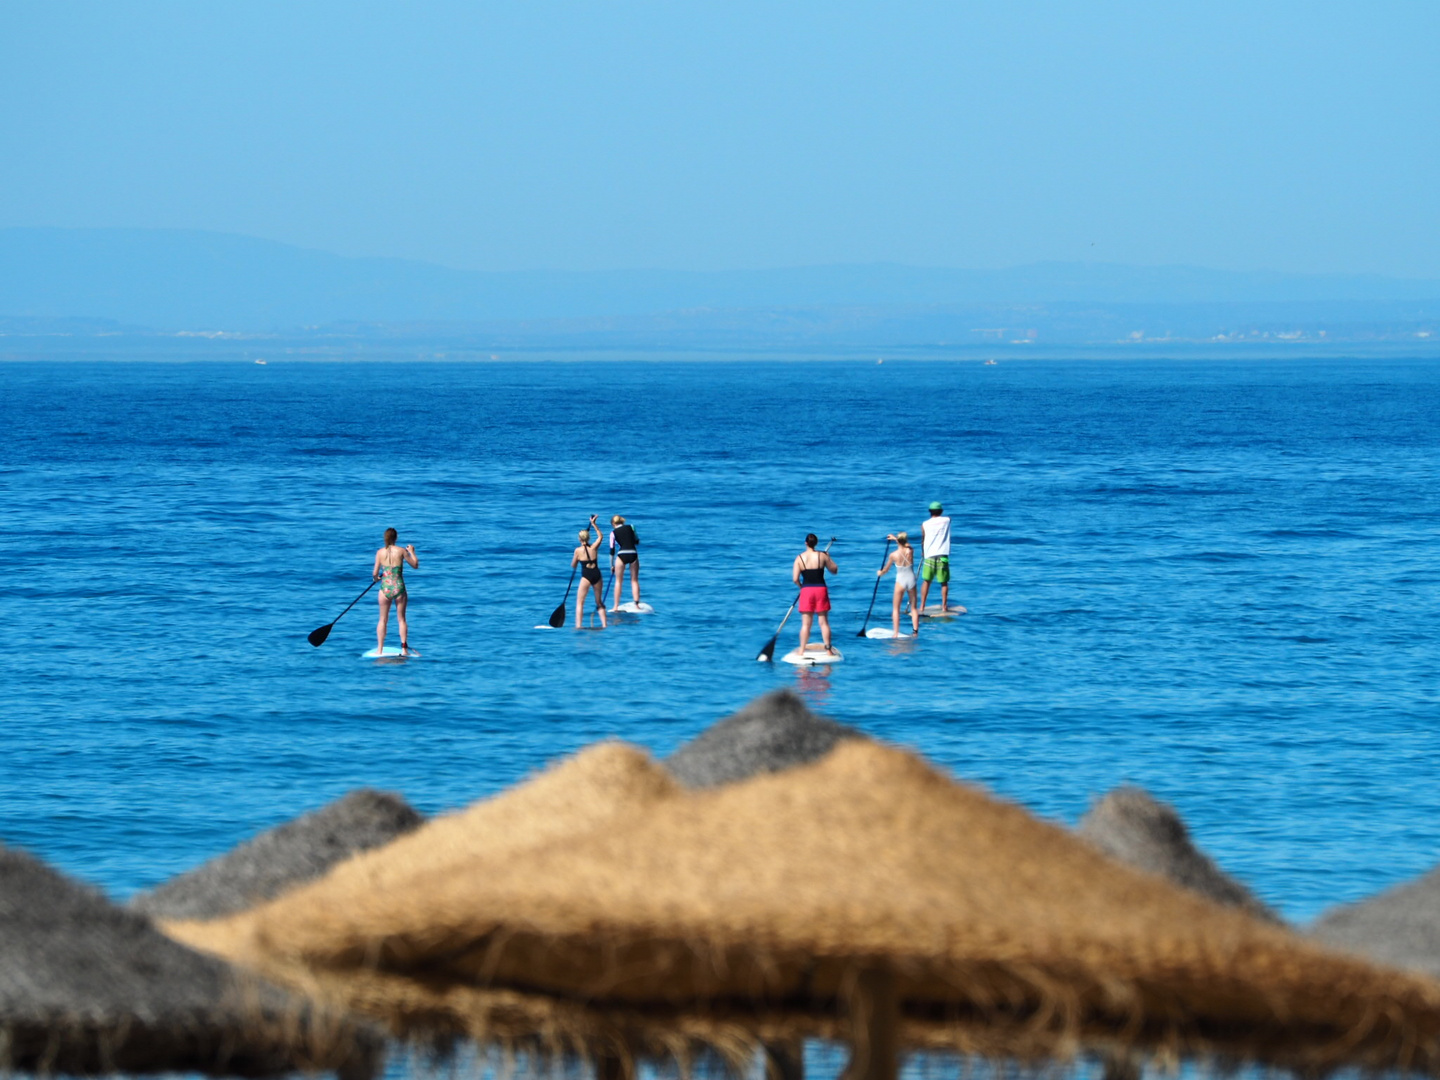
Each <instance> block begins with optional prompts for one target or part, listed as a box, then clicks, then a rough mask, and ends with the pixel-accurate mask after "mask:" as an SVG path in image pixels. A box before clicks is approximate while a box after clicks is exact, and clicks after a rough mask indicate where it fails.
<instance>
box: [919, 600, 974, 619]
mask: <svg viewBox="0 0 1440 1080" xmlns="http://www.w3.org/2000/svg"><path fill="white" fill-rule="evenodd" d="M964 614H965V609H964V608H963V607H957V606H956V605H954V604H951V605H950V606H949V607H948V608H938V607H937V608H924V609H923V610H921V612H920V617H921V618H922V619H953V618H955V616H957V615H964Z"/></svg>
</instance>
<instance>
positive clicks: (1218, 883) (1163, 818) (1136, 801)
mask: <svg viewBox="0 0 1440 1080" xmlns="http://www.w3.org/2000/svg"><path fill="white" fill-rule="evenodd" d="M1076 832H1078V833H1079V834H1080V836H1082V837H1084V838H1085V839H1086V840H1088V841H1089V842H1090V843H1092V844H1094V845H1095V846H1096V847H1097V848H1099V849H1100V850H1101V851H1103V852H1105V854H1106V855H1109V856H1110V857H1111V858H1114V859H1119V860H1120V861H1121V862H1123V863H1125V864H1127V865H1129V866H1133V867H1135V868H1136V869H1137V870H1145V871H1148V872H1149V873H1152V874H1159V875H1160V876H1161V877H1163V878H1166V879H1168V880H1170V881H1173V882H1174V883H1175V884H1176V885H1179V886H1181V887H1183V888H1186V889H1190V890H1192V891H1193V892H1197V893H1199V894H1200V895H1201V896H1208V897H1209V898H1210V899H1211V900H1214V901H1215V902H1216V903H1217V904H1224V905H1226V906H1227V907H1237V908H1240V909H1242V910H1244V911H1248V912H1249V913H1250V914H1251V915H1254V916H1255V917H1257V918H1260V919H1267V920H1269V921H1270V922H1277V923H1278V922H1281V921H1282V920H1281V918H1280V916H1278V915H1276V914H1275V912H1273V911H1271V910H1270V909H1269V908H1268V907H1266V906H1265V905H1264V904H1263V903H1261V902H1260V901H1259V900H1258V899H1256V897H1255V895H1254V894H1253V893H1252V892H1251V891H1250V890H1249V889H1247V888H1246V887H1245V886H1244V885H1242V884H1241V883H1240V882H1239V881H1237V880H1236V879H1235V878H1233V877H1231V876H1230V875H1229V874H1227V873H1225V871H1224V870H1221V869H1220V867H1219V866H1217V865H1216V864H1215V861H1214V860H1213V859H1211V858H1210V856H1208V855H1206V854H1205V853H1204V852H1203V851H1201V850H1200V849H1199V848H1197V847H1196V846H1195V843H1194V841H1192V840H1191V839H1190V830H1189V829H1187V828H1186V827H1185V822H1184V821H1182V820H1181V818H1180V815H1179V814H1178V813H1177V812H1176V810H1175V808H1174V807H1173V806H1171V805H1169V804H1168V803H1163V802H1161V801H1160V800H1159V799H1157V798H1155V797H1154V796H1153V795H1151V794H1150V793H1149V792H1148V791H1145V790H1144V789H1143V788H1138V787H1118V788H1116V789H1115V790H1114V791H1112V792H1110V793H1109V794H1108V795H1106V796H1105V797H1104V798H1103V799H1100V800H1099V801H1098V802H1096V803H1095V804H1094V805H1093V806H1091V807H1090V810H1089V811H1088V812H1087V813H1086V814H1085V816H1084V817H1082V818H1081V819H1080V824H1079V825H1078V826H1077V828H1076Z"/></svg>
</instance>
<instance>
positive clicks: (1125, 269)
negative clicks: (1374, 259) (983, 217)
mask: <svg viewBox="0 0 1440 1080" xmlns="http://www.w3.org/2000/svg"><path fill="white" fill-rule="evenodd" d="M64 320H68V322H66V323H65V325H67V326H68V327H69V328H70V329H69V330H67V331H65V332H66V333H72V334H75V333H79V334H84V333H86V332H87V331H86V330H85V329H83V328H84V327H89V328H90V331H89V332H97V328H101V326H102V324H100V323H94V322H86V321H85V320H104V321H106V322H107V323H108V324H109V325H108V327H105V328H104V331H105V332H109V333H114V332H115V331H116V328H117V327H128V328H133V329H138V328H144V329H148V330H150V331H157V332H174V331H220V330H223V331H233V332H250V333H284V334H287V335H288V334H297V333H298V334H302V335H304V334H307V333H308V334H313V333H317V332H320V331H326V332H330V333H340V334H342V335H354V334H360V333H362V332H364V333H375V334H381V335H382V336H384V335H391V336H393V335H394V334H397V333H400V334H402V335H414V334H422V333H431V334H434V333H436V332H440V331H441V330H442V328H443V330H444V332H445V333H450V332H454V331H455V330H457V329H458V328H459V327H461V326H469V327H473V328H475V329H476V330H477V331H478V330H480V328H485V329H484V332H483V333H481V334H480V338H479V339H485V340H490V339H493V340H496V341H505V342H511V343H513V342H516V341H542V340H543V341H552V342H570V343H576V342H580V341H582V340H591V339H593V340H607V341H621V340H627V341H629V340H633V341H645V342H650V343H656V344H659V343H664V342H665V341H678V340H681V339H685V340H691V339H693V340H700V339H702V338H704V337H705V336H706V335H710V336H712V337H714V336H716V335H718V337H719V339H725V340H730V339H733V340H737V341H739V340H744V341H753V342H761V341H763V340H766V339H767V338H768V339H773V340H776V341H794V340H798V339H817V337H818V339H824V340H827V341H829V340H834V341H844V340H850V341H855V342H860V341H865V342H870V341H876V342H884V341H889V340H897V341H908V340H912V339H913V340H915V341H922V340H923V341H935V342H943V341H963V342H969V343H983V342H986V341H1000V340H1005V341H1010V340H1042V341H1053V340H1060V339H1064V340H1072V341H1084V340H1095V341H1113V340H1124V339H1143V338H1154V337H1186V338H1189V339H1209V340H1213V339H1215V338H1216V337H1217V336H1223V335H1226V334H1240V335H1243V334H1246V333H1248V334H1251V336H1252V337H1253V336H1255V335H1264V334H1272V333H1273V334H1275V335H1280V336H1281V338H1282V339H1284V338H1283V336H1284V335H1286V334H1291V335H1299V336H1307V335H1312V336H1313V335H1318V334H1320V333H1321V331H1322V330H1325V329H1326V327H1327V326H1329V327H1332V329H1330V330H1329V331H1327V332H1328V333H1330V334H1332V335H1334V334H1341V333H1343V332H1344V331H1343V330H1342V329H1341V328H1342V327H1352V328H1353V327H1365V328H1368V329H1366V330H1365V331H1364V333H1366V334H1369V335H1370V336H1372V337H1374V336H1376V335H1379V336H1385V335H1387V334H1391V333H1392V332H1393V333H1398V334H1401V335H1402V336H1405V335H1413V334H1421V335H1424V334H1427V333H1430V332H1431V331H1430V330H1427V329H1426V328H1427V327H1431V326H1432V325H1434V326H1435V329H1436V330H1440V325H1435V324H1437V322H1440V281H1432V280H1406V279H1397V278H1385V277H1380V276H1373V275H1366V276H1349V275H1336V274H1281V273H1263V272H1254V273H1238V272H1231V271H1222V270H1207V269H1201V268H1197V267H1185V266H1167V267H1138V266H1124V265H1113V264H1102V263H1039V264H1035V265H1031V266H1023V267H1014V268H1010V269H1004V270H951V269H932V268H923V267H912V266H899V265H890V264H877V265H867V266H829V267H797V268H793V269H783V270H736V271H714V272H700V271H661V270H624V271H594V272H573V271H513V272H484V271H470V270H455V269H450V268H447V267H442V266H436V265H432V264H429V263H422V262H414V261H408V260H403V259H381V258H347V257H343V256H339V255H331V254H327V253H324V252H318V251H310V250H306V249H303V248H298V247H293V246H290V245H287V244H281V243H275V242H272V241H267V240H256V239H252V238H248V237H242V236H232V235H228V234H222V233H209V232H191V231H179V230H131V229H0V332H6V333H9V334H15V333H24V332H26V328H29V329H30V330H32V331H33V330H37V328H43V327H46V326H51V327H54V326H56V325H59V323H58V322H57V321H64ZM77 320H79V321H77ZM479 339H477V340H479ZM1425 340H1428V339H1425Z"/></svg>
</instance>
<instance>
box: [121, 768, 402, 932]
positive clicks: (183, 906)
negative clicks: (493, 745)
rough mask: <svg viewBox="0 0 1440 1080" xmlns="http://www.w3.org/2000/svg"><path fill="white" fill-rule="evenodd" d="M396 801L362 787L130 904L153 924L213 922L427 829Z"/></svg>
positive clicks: (174, 879)
mask: <svg viewBox="0 0 1440 1080" xmlns="http://www.w3.org/2000/svg"><path fill="white" fill-rule="evenodd" d="M424 821H425V818H424V817H423V816H422V815H421V814H420V813H419V812H418V811H416V810H415V809H414V808H413V807H411V806H410V804H409V803H407V802H406V801H405V800H404V799H402V798H401V797H400V796H399V795H392V794H390V793H389V792H385V791H374V790H372V789H370V788H361V789H359V790H357V791H352V792H350V793H349V794H347V795H345V796H344V797H343V798H340V799H336V800H335V801H334V802H332V803H329V804H328V805H326V806H322V807H321V808H320V809H318V810H315V811H313V812H311V813H309V814H304V815H302V816H301V817H298V818H296V819H295V820H293V821H287V822H285V823H284V824H282V825H277V826H276V827H275V828H273V829H269V830H267V831H265V832H262V833H260V834H259V835H258V836H255V837H252V838H251V839H249V840H247V841H245V842H244V843H243V844H240V845H239V846H238V847H235V848H233V849H231V850H230V851H227V852H226V853H225V854H223V855H219V856H216V857H215V858H213V859H211V860H210V861H209V862H206V863H204V864H203V865H201V866H198V867H196V868H195V869H194V870H190V871H188V872H186V873H184V874H181V875H180V876H179V877H175V878H171V879H170V880H169V881H167V882H165V883H163V884H162V885H159V886H157V887H156V888H154V889H152V890H150V891H149V892H143V893H140V894H139V895H137V896H135V897H134V898H133V899H132V900H131V901H130V904H131V906H132V907H134V908H135V909H136V910H137V911H142V912H144V913H145V914H147V915H151V916H153V917H155V918H165V919H214V918H218V917H219V916H221V915H229V914H231V913H232V912H236V911H243V910H244V909H245V908H247V907H252V906H253V905H255V904H257V903H260V902H261V901H264V900H270V899H272V898H274V897H276V896H278V895H279V894H280V893H282V892H284V891H285V890H286V889H289V888H293V887H294V886H296V885H299V884H301V883H303V882H306V881H312V880H314V879H315V878H318V877H320V876H321V875H323V874H324V873H325V872H326V871H328V870H329V869H330V868H331V867H332V866H334V865H335V864H336V863H339V862H342V861H344V860H345V859H348V858H349V857H350V856H352V855H354V854H356V853H357V852H361V851H369V850H370V849H372V848H377V847H381V846H382V845H384V844H388V843H389V842H390V841H391V840H394V839H395V838H396V837H398V836H403V835H405V834H406V833H408V832H412V831H414V830H415V829H417V828H419V827H420V826H421V825H422V824H424Z"/></svg>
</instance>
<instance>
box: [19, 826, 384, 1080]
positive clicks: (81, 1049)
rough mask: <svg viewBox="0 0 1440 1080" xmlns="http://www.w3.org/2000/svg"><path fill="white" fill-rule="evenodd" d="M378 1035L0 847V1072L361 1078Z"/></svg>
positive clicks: (373, 1061) (371, 1066)
mask: <svg viewBox="0 0 1440 1080" xmlns="http://www.w3.org/2000/svg"><path fill="white" fill-rule="evenodd" d="M379 1050H380V1044H379V1040H378V1037H377V1036H376V1035H375V1034H373V1033H371V1032H368V1031H367V1030H365V1029H364V1028H361V1027H357V1026H356V1025H355V1024H354V1023H352V1022H349V1021H344V1020H341V1019H338V1018H337V1017H335V1016H333V1015H330V1014H328V1013H325V1012H322V1011H320V1010H318V1009H315V1008H313V1007H311V1006H310V1005H309V1004H307V1003H304V1002H302V1001H300V1000H298V999H296V998H294V997H293V996H291V995H289V994H287V993H284V992H282V991H280V990H278V989H277V988H275V987H273V986H268V985H265V984H262V983H260V982H259V981H258V980H256V979H255V978H254V977H253V976H248V975H247V976H242V975H240V974H238V973H237V972H235V971H234V970H233V969H231V968H230V967H229V966H228V965H226V964H222V963H220V962H219V961H217V960H215V959H213V958H212V957H209V956H203V955H201V954H199V953H197V952H194V951H192V950H190V949H187V948H185V947H184V946H182V945H178V944H176V943H175V942H174V941H171V940H170V939H169V938H167V937H165V936H164V935H163V934H161V933H159V932H158V931H157V930H156V929H155V928H154V927H153V926H152V925H151V924H150V921H149V920H148V919H146V918H145V917H144V916H141V915H138V914H136V913H134V912H132V911H127V910H125V909H124V908H120V907H117V906H116V905H114V904H111V903H110V902H109V901H108V900H106V899H105V898H104V897H103V896H101V895H100V894H99V893H97V892H94V891H92V890H90V889H88V888H86V887H84V886H82V885H80V884H78V883H76V882H74V881H71V880H69V879H67V878H65V877H63V876H62V875H61V874H59V873H56V872H55V871H54V870H52V869H50V868H49V867H47V866H45V865H44V864H42V863H41V862H39V861H38V860H36V859H34V858H32V857H30V856H29V855H26V854H23V853H21V852H18V851H14V850H10V849H6V848H3V847H0V1071H5V1072H9V1071H11V1070H19V1071H24V1072H32V1073H43V1074H48V1073H69V1074H95V1073H113V1072H116V1071H123V1072H129V1073H155V1072H201V1073H207V1074H210V1075H214V1076H271V1075H278V1074H282V1073H291V1072H295V1071H297V1070H302V1069H303V1070H315V1069H337V1070H339V1071H341V1073H342V1074H343V1075H345V1076H347V1077H367V1076H370V1075H373V1073H374V1072H375V1071H376V1069H377V1067H378V1060H379Z"/></svg>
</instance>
